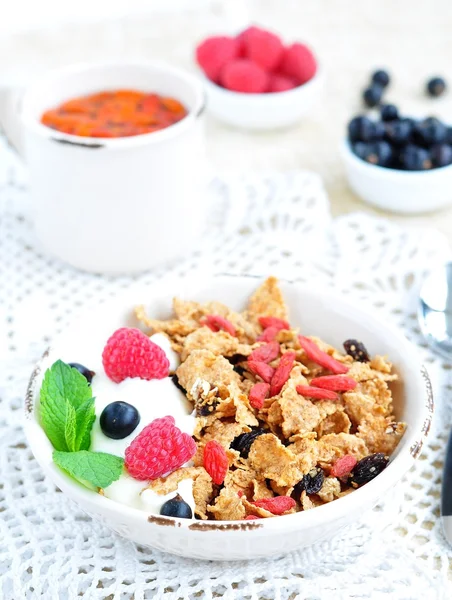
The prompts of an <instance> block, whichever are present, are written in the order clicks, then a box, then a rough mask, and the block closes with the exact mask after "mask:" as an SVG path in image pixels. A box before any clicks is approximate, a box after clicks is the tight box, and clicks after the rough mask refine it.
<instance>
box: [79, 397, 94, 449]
mask: <svg viewBox="0 0 452 600" xmlns="http://www.w3.org/2000/svg"><path fill="white" fill-rule="evenodd" d="M95 418H96V414H95V412H94V398H88V400H86V402H84V403H83V404H82V405H80V406H79V407H78V408H77V410H76V423H77V435H76V439H75V450H89V447H90V446H91V429H92V428H93V423H94V420H95Z"/></svg>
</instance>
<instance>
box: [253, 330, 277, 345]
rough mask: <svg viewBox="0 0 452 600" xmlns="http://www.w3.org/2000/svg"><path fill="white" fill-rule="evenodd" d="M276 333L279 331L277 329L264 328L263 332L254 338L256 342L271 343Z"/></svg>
mask: <svg viewBox="0 0 452 600" xmlns="http://www.w3.org/2000/svg"><path fill="white" fill-rule="evenodd" d="M278 331H281V330H280V329H278V328H277V327H266V328H265V329H264V331H263V332H262V333H261V334H260V335H259V336H258V337H257V338H256V342H272V341H273V340H274V339H275V337H276V335H277V333H278Z"/></svg>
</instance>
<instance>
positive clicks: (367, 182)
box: [341, 140, 452, 214]
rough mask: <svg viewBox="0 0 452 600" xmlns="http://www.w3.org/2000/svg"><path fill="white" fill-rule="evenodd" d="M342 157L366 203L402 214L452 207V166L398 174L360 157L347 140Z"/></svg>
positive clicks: (355, 189)
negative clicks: (451, 205)
mask: <svg viewBox="0 0 452 600" xmlns="http://www.w3.org/2000/svg"><path fill="white" fill-rule="evenodd" d="M341 156H342V160H343V163H344V167H345V172H346V174H347V179H348V182H349V184H350V187H351V188H352V190H353V191H354V192H355V194H357V195H358V196H359V197H360V198H362V199H363V200H364V201H365V202H368V203H369V204H372V205H373V206H377V207H378V208H382V209H383V210H388V211H390V212H395V213H401V214H418V213H425V212H432V211H434V210H438V209H440V208H444V207H446V206H449V205H450V204H452V165H450V166H448V167H442V168H440V169H431V170H429V171H398V170H396V169H386V168H384V167H379V166H377V165H371V164H369V163H368V162H366V161H365V160H362V159H360V158H358V157H357V156H356V155H355V154H354V153H353V152H352V150H351V148H350V144H349V142H348V141H347V140H345V141H344V142H343V143H342V145H341Z"/></svg>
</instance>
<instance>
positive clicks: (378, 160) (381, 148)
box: [362, 142, 393, 167]
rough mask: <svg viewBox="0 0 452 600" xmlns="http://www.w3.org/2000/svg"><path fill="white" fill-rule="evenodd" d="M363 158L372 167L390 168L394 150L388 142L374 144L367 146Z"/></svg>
mask: <svg viewBox="0 0 452 600" xmlns="http://www.w3.org/2000/svg"><path fill="white" fill-rule="evenodd" d="M362 158H363V159H364V160H365V161H366V162H368V163H371V164H372V165H378V166H380V167H388V166H389V165H390V164H391V161H392V158H393V150H392V147H391V145H390V144H388V142H374V143H373V144H367V145H366V149H365V151H364V156H363V157H362Z"/></svg>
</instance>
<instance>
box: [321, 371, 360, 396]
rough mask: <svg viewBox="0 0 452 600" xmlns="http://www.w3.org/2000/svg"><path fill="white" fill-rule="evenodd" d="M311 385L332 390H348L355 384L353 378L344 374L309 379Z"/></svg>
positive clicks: (353, 387)
mask: <svg viewBox="0 0 452 600" xmlns="http://www.w3.org/2000/svg"><path fill="white" fill-rule="evenodd" d="M311 385H313V386H315V387H319V388H322V389H324V390H331V391H332V392H349V391H350V390H354V389H355V387H356V385H357V384H356V381H355V380H354V379H352V378H351V377H346V376H345V375H325V376H324V377H314V379H311Z"/></svg>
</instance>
